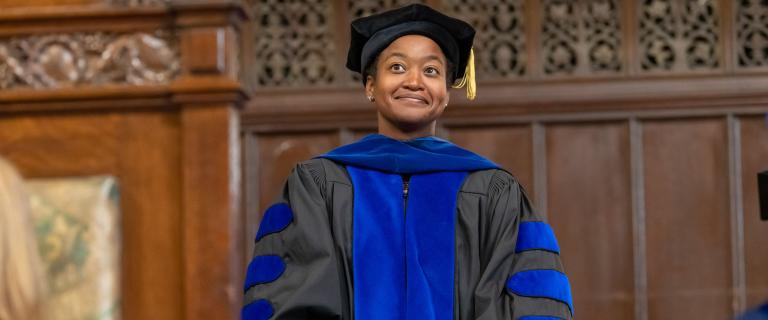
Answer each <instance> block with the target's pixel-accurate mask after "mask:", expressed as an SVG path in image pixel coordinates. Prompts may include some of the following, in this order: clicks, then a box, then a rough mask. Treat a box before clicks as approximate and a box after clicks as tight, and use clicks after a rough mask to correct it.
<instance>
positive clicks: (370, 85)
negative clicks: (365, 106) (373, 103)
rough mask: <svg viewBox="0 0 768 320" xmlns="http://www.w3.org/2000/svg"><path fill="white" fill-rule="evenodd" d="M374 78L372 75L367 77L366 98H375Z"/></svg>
mask: <svg viewBox="0 0 768 320" xmlns="http://www.w3.org/2000/svg"><path fill="white" fill-rule="evenodd" d="M373 81H374V80H373V77H371V75H367V76H365V96H366V97H372V96H373Z"/></svg>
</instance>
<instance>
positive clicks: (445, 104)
mask: <svg viewBox="0 0 768 320" xmlns="http://www.w3.org/2000/svg"><path fill="white" fill-rule="evenodd" d="M449 102H451V87H448V90H446V91H445V103H443V105H444V106H448V104H449ZM443 108H445V107H443Z"/></svg>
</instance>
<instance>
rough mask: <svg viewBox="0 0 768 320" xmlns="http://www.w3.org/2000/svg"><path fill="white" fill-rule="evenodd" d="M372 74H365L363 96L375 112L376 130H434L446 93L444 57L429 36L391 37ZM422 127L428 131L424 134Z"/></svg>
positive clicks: (411, 132) (408, 133) (444, 105)
mask: <svg viewBox="0 0 768 320" xmlns="http://www.w3.org/2000/svg"><path fill="white" fill-rule="evenodd" d="M375 63H376V69H377V70H376V75H375V77H373V76H368V81H367V82H366V85H365V91H366V94H367V96H369V97H373V98H374V99H375V100H374V101H375V104H376V108H377V110H378V113H379V130H380V131H382V126H390V127H391V129H396V130H399V131H400V132H401V133H405V134H406V135H412V134H415V136H421V135H427V134H434V124H435V121H436V120H437V118H439V117H440V115H441V114H442V113H443V110H445V107H446V105H447V104H448V100H449V98H450V95H449V93H448V86H447V82H446V76H447V73H448V70H447V61H446V58H445V55H444V54H443V51H442V50H441V49H440V46H438V45H437V43H435V42H434V41H432V39H430V38H427V37H424V36H419V35H407V36H403V37H400V38H398V39H397V40H395V41H393V42H392V43H391V44H390V45H389V47H387V48H386V49H384V51H382V52H381V53H380V54H379V57H378V59H377V60H376V62H375ZM425 130H427V131H429V132H427V133H426V134H420V133H424V132H425Z"/></svg>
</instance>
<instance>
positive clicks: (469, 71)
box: [347, 4, 475, 99]
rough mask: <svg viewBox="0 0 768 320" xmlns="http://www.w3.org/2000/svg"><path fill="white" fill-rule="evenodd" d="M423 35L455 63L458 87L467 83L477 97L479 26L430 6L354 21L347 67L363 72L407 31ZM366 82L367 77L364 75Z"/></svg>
mask: <svg viewBox="0 0 768 320" xmlns="http://www.w3.org/2000/svg"><path fill="white" fill-rule="evenodd" d="M412 34H416V35H422V36H425V37H428V38H430V39H432V40H433V41H435V43H437V44H438V45H439V46H440V49H442V50H443V53H444V54H445V57H446V58H447V59H448V60H449V61H450V62H451V64H452V65H453V70H451V71H452V74H453V78H454V79H457V81H456V83H455V84H454V85H453V87H455V88H460V87H463V86H464V85H466V86H467V97H468V98H470V99H474V97H475V79H474V78H475V74H474V73H475V66H474V56H473V55H474V54H473V52H472V41H473V40H474V38H475V29H474V28H472V26H471V25H469V24H468V23H466V22H464V21H461V20H459V19H455V18H451V17H449V16H446V15H444V14H442V13H440V12H438V11H436V10H434V9H432V8H430V7H428V6H425V5H420V4H412V5H408V6H405V7H402V8H399V9H394V10H390V11H386V12H382V13H379V14H375V15H371V16H368V17H364V18H359V19H357V20H355V21H352V36H351V41H350V44H349V53H348V54H347V68H348V69H349V70H352V71H354V72H358V73H363V72H364V71H365V69H366V67H368V65H369V64H370V63H372V62H373V61H374V60H376V57H377V56H378V55H379V53H381V51H383V50H384V49H385V48H386V47H387V46H389V44H390V43H392V42H393V41H395V40H396V39H397V38H399V37H402V36H405V35H412ZM363 83H365V79H363Z"/></svg>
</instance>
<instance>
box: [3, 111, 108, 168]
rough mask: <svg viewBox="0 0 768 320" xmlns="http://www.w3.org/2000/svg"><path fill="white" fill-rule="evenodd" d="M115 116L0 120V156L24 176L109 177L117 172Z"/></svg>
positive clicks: (9, 118)
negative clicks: (5, 158)
mask: <svg viewBox="0 0 768 320" xmlns="http://www.w3.org/2000/svg"><path fill="white" fill-rule="evenodd" d="M119 121H120V117H119V115H117V114H106V115H101V114H87V113H82V114H69V115H45V114H35V115H26V116H23V115H13V116H4V117H0V141H2V145H0V154H3V155H6V156H7V157H9V158H10V159H11V160H12V161H13V162H14V163H16V164H17V165H19V166H21V167H22V170H23V173H24V175H25V176H26V177H55V176H73V175H92V174H100V173H103V174H108V173H113V172H116V171H117V166H118V163H117V158H116V157H115V154H116V153H117V150H118V148H119V146H118V144H117V143H118V140H117V139H118V134H119V131H118V128H119V126H118V124H119Z"/></svg>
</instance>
